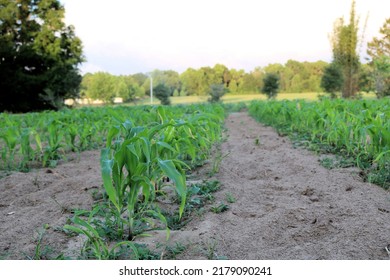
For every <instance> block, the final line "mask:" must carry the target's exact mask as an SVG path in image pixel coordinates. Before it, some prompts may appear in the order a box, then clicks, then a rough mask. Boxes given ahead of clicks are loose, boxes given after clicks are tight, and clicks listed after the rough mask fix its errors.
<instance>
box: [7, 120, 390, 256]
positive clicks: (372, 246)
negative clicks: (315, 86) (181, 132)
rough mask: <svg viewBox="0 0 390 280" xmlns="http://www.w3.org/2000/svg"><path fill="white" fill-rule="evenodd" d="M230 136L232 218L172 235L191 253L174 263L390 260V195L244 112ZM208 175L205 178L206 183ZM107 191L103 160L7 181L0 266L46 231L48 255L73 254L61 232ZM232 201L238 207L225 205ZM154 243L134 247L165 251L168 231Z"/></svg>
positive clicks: (208, 219)
mask: <svg viewBox="0 0 390 280" xmlns="http://www.w3.org/2000/svg"><path fill="white" fill-rule="evenodd" d="M226 127H227V140H226V141H225V142H224V143H223V144H222V145H221V147H220V149H221V154H222V155H223V156H225V157H224V158H223V160H222V162H221V165H220V170H219V173H217V174H216V175H215V178H214V179H217V180H219V181H220V182H221V185H222V187H221V190H220V191H218V192H217V193H216V194H215V197H216V201H215V202H214V204H218V203H219V202H224V203H225V204H228V205H229V210H228V211H226V212H223V213H219V214H216V213H212V212H210V211H206V212H204V213H203V214H201V215H195V214H194V218H193V220H192V221H191V222H190V223H189V224H188V225H187V226H186V227H184V228H183V229H181V230H179V231H173V232H171V238H170V241H169V242H170V244H176V242H180V243H181V244H186V245H188V247H187V250H186V251H185V252H184V253H182V254H180V255H177V256H176V258H178V259H208V258H209V259H210V258H214V259H216V258H227V259H244V260H249V259H255V260H257V259H298V260H301V259H304V260H306V259H389V258H390V256H389V253H388V251H386V247H389V244H390V193H389V192H388V191H385V190H384V189H381V188H380V187H378V186H376V185H372V184H369V183H364V182H363V180H362V179H361V178H360V177H359V175H358V174H359V171H358V170H356V169H351V168H350V169H332V170H328V169H325V168H324V167H322V166H320V164H319V160H318V159H319V157H318V155H314V154H313V153H311V152H309V151H307V150H302V149H294V148H293V145H292V143H291V142H290V141H289V139H288V138H284V137H280V136H278V134H277V133H276V132H275V131H274V130H273V129H272V128H270V127H265V126H263V125H261V124H258V123H256V122H255V121H254V120H253V119H252V118H250V117H249V116H248V114H247V113H245V112H243V113H233V114H230V116H229V117H228V118H227V120H226ZM257 139H258V140H257ZM207 168H208V167H207V166H205V167H204V168H203V170H202V169H201V170H199V171H198V172H199V179H202V177H204V176H206V175H205V173H206V172H205V170H206V169H207ZM100 186H101V178H100V168H99V152H96V151H93V152H86V153H83V154H81V157H80V159H77V158H76V159H74V160H72V161H69V162H68V163H64V164H61V165H60V166H58V167H57V168H55V169H40V170H35V171H32V172H30V173H27V174H23V173H14V174H11V175H10V176H7V177H5V178H3V179H1V180H0V193H1V196H0V257H1V258H5V259H25V258H26V257H32V256H34V249H35V245H36V240H37V236H38V234H37V232H38V231H39V230H41V229H42V226H43V225H45V224H47V225H48V226H47V229H46V234H45V235H44V238H43V240H42V248H44V247H46V246H48V247H47V248H51V250H53V251H59V252H60V251H62V252H66V254H68V255H70V256H72V254H73V255H75V254H76V251H77V250H79V249H80V246H81V242H79V241H80V240H77V239H74V238H73V239H70V238H68V237H66V236H65V235H64V234H63V233H61V231H59V230H58V229H59V228H61V227H62V226H63V225H64V224H65V222H66V220H67V219H68V218H69V217H70V216H71V214H70V212H69V210H71V209H73V208H85V209H89V208H90V207H91V205H92V204H93V200H92V198H91V193H92V192H93V191H94V190H96V189H97V188H98V187H100ZM227 194H229V195H231V196H233V197H234V198H235V199H236V201H235V202H234V203H228V202H227V201H226V195H227ZM151 235H152V237H149V238H146V239H145V238H144V239H138V240H137V241H138V242H145V243H147V244H149V245H152V246H151V247H153V245H156V244H157V243H158V242H164V239H165V232H152V233H151ZM72 250H73V251H72ZM72 252H73V253H72ZM162 257H164V255H162Z"/></svg>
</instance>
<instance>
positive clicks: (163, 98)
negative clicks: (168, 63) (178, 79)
mask: <svg viewBox="0 0 390 280" xmlns="http://www.w3.org/2000/svg"><path fill="white" fill-rule="evenodd" d="M153 93H154V95H155V96H156V97H157V98H158V99H159V100H160V102H161V104H162V105H170V104H171V100H170V99H169V97H170V96H171V90H170V88H169V87H168V86H166V85H164V84H158V85H157V86H156V87H154V88H153Z"/></svg>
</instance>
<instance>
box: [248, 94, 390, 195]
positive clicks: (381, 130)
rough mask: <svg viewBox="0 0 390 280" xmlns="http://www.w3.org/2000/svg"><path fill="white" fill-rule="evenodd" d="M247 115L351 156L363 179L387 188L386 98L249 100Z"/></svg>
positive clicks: (389, 119)
mask: <svg viewBox="0 0 390 280" xmlns="http://www.w3.org/2000/svg"><path fill="white" fill-rule="evenodd" d="M249 111H250V114H251V115H252V116H253V117H254V118H255V119H257V120H258V121H261V122H263V123H265V124H267V125H271V126H274V127H276V128H277V129H278V130H279V131H281V132H283V133H287V134H289V135H293V136H295V137H298V138H300V139H305V140H306V141H307V142H309V143H311V144H315V145H316V146H317V147H321V148H323V149H324V148H325V149H326V150H327V151H330V152H333V153H337V154H341V155H343V156H344V157H348V158H352V159H353V161H354V162H355V164H356V166H358V167H360V168H362V169H365V170H368V174H367V179H368V180H369V181H371V182H373V183H377V184H379V185H381V186H382V187H384V188H386V189H388V188H389V187H390V100H389V99H382V100H353V101H351V100H323V101H321V102H305V101H283V102H277V101H270V102H252V103H251V104H250V106H249Z"/></svg>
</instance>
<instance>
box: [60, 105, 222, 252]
mask: <svg viewBox="0 0 390 280" xmlns="http://www.w3.org/2000/svg"><path fill="white" fill-rule="evenodd" d="M178 112H179V114H178ZM223 118H224V110H223V108H222V107H220V106H203V107H202V106H186V107H168V108H164V107H157V108H154V109H153V110H151V111H150V112H149V121H148V122H147V123H143V124H140V123H138V122H136V121H134V120H133V119H131V118H128V119H124V118H122V117H118V119H117V123H116V124H115V125H112V126H111V128H110V129H109V130H108V132H107V137H106V145H105V148H103V149H102V151H101V172H102V178H103V188H104V193H105V197H106V200H105V201H104V202H103V204H100V205H97V206H96V207H95V208H94V210H92V211H79V212H76V214H75V216H74V217H73V219H72V222H73V223H72V224H70V225H66V226H65V227H64V229H65V230H67V231H70V232H75V233H78V234H82V235H84V236H86V238H87V241H86V243H85V246H84V253H83V254H82V255H83V258H97V259H115V258H118V257H120V255H121V252H122V253H123V250H124V251H126V250H127V251H132V252H133V254H132V255H131V256H130V257H131V258H138V253H137V246H136V244H135V243H134V242H133V241H134V239H135V238H136V237H138V236H142V235H145V232H147V231H149V230H153V229H163V228H164V229H166V231H167V238H169V227H168V223H167V219H166V217H165V216H164V215H163V214H162V211H161V210H160V207H159V206H158V205H157V203H155V202H156V198H157V197H158V196H161V195H164V192H163V188H164V187H165V184H166V183H164V182H165V181H166V180H167V179H168V178H169V181H170V182H171V184H170V185H169V186H170V187H173V188H174V190H175V193H176V196H175V197H177V202H178V205H177V211H178V212H179V217H181V216H182V215H183V212H184V210H185V206H186V199H187V194H188V190H187V185H186V173H188V172H189V171H190V169H191V166H192V165H193V164H194V163H195V162H196V161H198V160H200V159H206V158H207V157H208V156H209V153H210V149H211V148H212V145H213V143H214V142H216V141H219V140H220V138H221V126H222V121H223ZM175 200H176V199H175ZM83 216H86V217H83ZM102 221H103V222H102ZM121 250H122V251H121Z"/></svg>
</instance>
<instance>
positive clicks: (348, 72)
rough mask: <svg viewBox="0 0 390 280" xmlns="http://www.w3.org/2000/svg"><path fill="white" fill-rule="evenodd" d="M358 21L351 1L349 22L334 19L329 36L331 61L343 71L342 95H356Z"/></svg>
mask: <svg viewBox="0 0 390 280" xmlns="http://www.w3.org/2000/svg"><path fill="white" fill-rule="evenodd" d="M358 23H359V20H358V19H357V17H356V13H355V1H352V6H351V12H350V19H349V24H348V25H346V24H345V23H344V19H343V18H339V19H337V20H336V22H335V25H334V30H333V34H332V37H331V42H332V47H333V62H334V63H337V64H338V65H339V66H340V68H341V70H342V72H343V80H344V82H343V87H342V96H343V97H344V98H351V97H354V96H355V95H356V92H357V90H358V81H359V67H360V62H359V55H358V52H357V50H356V49H357V45H358Z"/></svg>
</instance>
